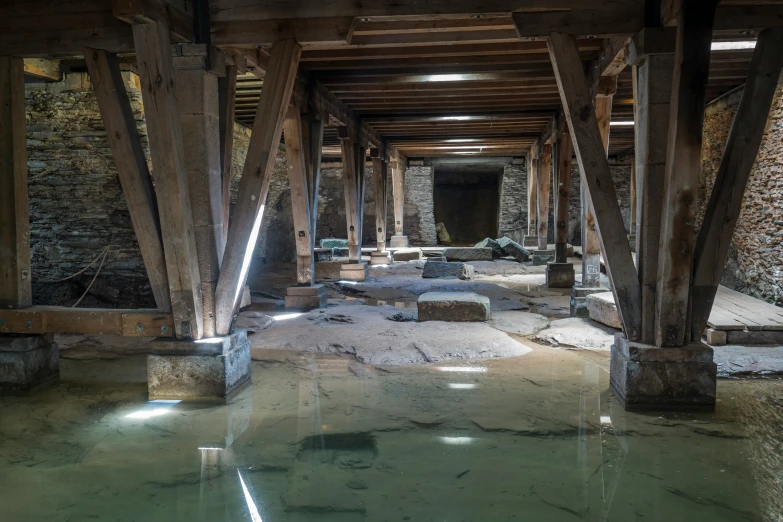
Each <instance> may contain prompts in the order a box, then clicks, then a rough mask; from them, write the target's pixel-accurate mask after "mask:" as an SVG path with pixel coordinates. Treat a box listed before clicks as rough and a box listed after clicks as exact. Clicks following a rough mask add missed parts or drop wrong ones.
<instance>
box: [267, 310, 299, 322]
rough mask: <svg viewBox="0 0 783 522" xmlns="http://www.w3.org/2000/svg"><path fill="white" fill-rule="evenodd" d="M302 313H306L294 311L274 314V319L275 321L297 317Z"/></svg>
mask: <svg viewBox="0 0 783 522" xmlns="http://www.w3.org/2000/svg"><path fill="white" fill-rule="evenodd" d="M300 315H304V313H303V312H293V313H290V314H280V315H275V316H272V319H274V320H275V321H286V320H288V319H296V318H297V317H299V316H300Z"/></svg>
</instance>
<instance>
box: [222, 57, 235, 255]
mask: <svg viewBox="0 0 783 522" xmlns="http://www.w3.org/2000/svg"><path fill="white" fill-rule="evenodd" d="M236 92H237V66H236V65H227V66H226V75H225V76H223V77H222V78H218V107H219V111H220V116H219V126H220V169H221V171H222V174H221V175H222V179H223V188H222V191H223V237H224V238H225V237H227V236H228V217H229V213H230V211H231V157H232V153H233V149H234V113H235V109H236ZM222 257H223V252H222V251H221V258H222Z"/></svg>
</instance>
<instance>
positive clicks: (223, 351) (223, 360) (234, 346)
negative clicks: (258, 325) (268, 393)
mask: <svg viewBox="0 0 783 522" xmlns="http://www.w3.org/2000/svg"><path fill="white" fill-rule="evenodd" d="M249 383H250V342H249V341H248V340H247V331H246V330H243V329H241V328H237V329H236V331H235V332H234V333H233V334H231V335H227V336H225V337H211V338H208V339H201V340H199V341H184V340H180V339H163V338H158V339H154V340H153V341H152V350H151V351H150V355H148V356H147V389H148V391H149V399H150V400H161V399H164V400H165V399H167V400H172V399H173V400H177V399H178V400H192V401H209V402H215V401H217V402H222V403H225V402H226V401H227V400H229V399H230V397H231V396H233V395H234V394H235V393H236V392H237V391H239V390H240V389H241V388H242V387H244V386H245V385H247V384H249Z"/></svg>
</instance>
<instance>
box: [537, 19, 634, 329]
mask: <svg viewBox="0 0 783 522" xmlns="http://www.w3.org/2000/svg"><path fill="white" fill-rule="evenodd" d="M548 47H549V56H550V57H551V59H552V66H553V69H554V72H555V78H556V80H557V87H558V90H559V91H560V98H561V100H562V103H563V107H564V111H565V116H566V121H567V122H568V128H569V130H570V133H571V138H572V139H573V144H574V151H575V153H576V158H577V162H578V163H579V168H580V169H581V171H582V176H583V179H584V182H585V183H584V184H585V186H586V188H587V189H588V193H589V195H590V199H591V200H592V202H593V207H594V212H595V214H594V216H595V220H596V224H597V225H598V227H597V228H598V230H597V231H598V237H599V239H600V242H601V247H602V250H603V252H604V255H605V259H606V267H607V272H608V274H609V279H610V280H611V282H612V292H613V293H614V298H615V302H616V303H617V309H618V312H619V314H620V319H621V320H622V323H623V327H624V330H625V334H626V337H627V338H628V339H630V340H637V339H638V338H639V330H640V322H641V317H640V308H639V307H640V301H641V291H640V288H639V280H638V279H637V276H636V268H635V266H634V263H633V257H632V256H631V250H630V248H629V245H628V239H627V237H626V235H625V227H624V225H623V218H622V214H621V213H620V206H619V204H618V202H617V193H616V192H615V190H614V183H613V181H612V174H611V172H610V171H609V162H608V161H607V159H606V149H605V146H604V144H603V142H602V139H601V133H600V130H599V127H598V120H597V118H596V115H595V111H594V108H593V103H592V100H591V99H590V91H589V89H588V86H587V82H586V80H585V75H584V71H583V69H582V61H581V59H580V58H579V51H578V49H577V46H576V40H575V39H574V38H573V37H571V36H568V35H564V34H560V33H552V34H551V35H550V36H549V40H548Z"/></svg>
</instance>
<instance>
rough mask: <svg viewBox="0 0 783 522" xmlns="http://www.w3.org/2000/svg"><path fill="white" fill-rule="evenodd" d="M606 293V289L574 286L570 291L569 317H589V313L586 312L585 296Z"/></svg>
mask: <svg viewBox="0 0 783 522" xmlns="http://www.w3.org/2000/svg"><path fill="white" fill-rule="evenodd" d="M608 291H609V289H608V288H604V287H602V286H595V287H593V286H589V287H584V286H574V288H573V289H572V290H571V317H590V312H589V311H588V310H587V296H588V295H590V294H597V293H599V292H608Z"/></svg>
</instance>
